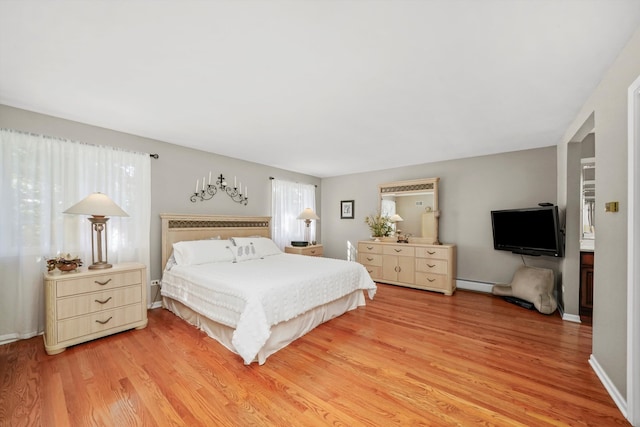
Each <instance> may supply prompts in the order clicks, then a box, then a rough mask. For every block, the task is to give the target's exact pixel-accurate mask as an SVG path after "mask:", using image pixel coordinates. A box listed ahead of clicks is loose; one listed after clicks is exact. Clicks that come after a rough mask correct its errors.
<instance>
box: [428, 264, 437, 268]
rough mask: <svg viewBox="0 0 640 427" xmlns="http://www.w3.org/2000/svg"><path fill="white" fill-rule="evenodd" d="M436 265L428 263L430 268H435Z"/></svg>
mask: <svg viewBox="0 0 640 427" xmlns="http://www.w3.org/2000/svg"><path fill="white" fill-rule="evenodd" d="M435 266H436V265H435V264H427V267H429V268H433V267H435Z"/></svg>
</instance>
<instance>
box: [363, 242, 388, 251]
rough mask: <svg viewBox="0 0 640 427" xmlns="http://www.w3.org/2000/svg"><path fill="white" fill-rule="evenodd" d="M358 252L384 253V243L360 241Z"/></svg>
mask: <svg viewBox="0 0 640 427" xmlns="http://www.w3.org/2000/svg"><path fill="white" fill-rule="evenodd" d="M358 253H359V254H381V253H382V245H377V244H375V243H364V242H360V243H358Z"/></svg>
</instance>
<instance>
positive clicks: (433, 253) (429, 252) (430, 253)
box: [427, 251, 436, 255]
mask: <svg viewBox="0 0 640 427" xmlns="http://www.w3.org/2000/svg"><path fill="white" fill-rule="evenodd" d="M427 253H428V254H429V255H435V253H436V251H433V252H431V251H427Z"/></svg>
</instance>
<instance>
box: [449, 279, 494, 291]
mask: <svg viewBox="0 0 640 427" xmlns="http://www.w3.org/2000/svg"><path fill="white" fill-rule="evenodd" d="M456 287H457V288H458V289H464V290H467V291H476V292H484V293H486V294H490V293H491V290H492V289H493V283H486V282H476V281H474V280H464V279H457V280H456Z"/></svg>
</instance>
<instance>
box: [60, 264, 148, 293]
mask: <svg viewBox="0 0 640 427" xmlns="http://www.w3.org/2000/svg"><path fill="white" fill-rule="evenodd" d="M140 283H142V273H141V271H140V270H133V271H127V272H122V273H113V274H101V275H96V276H85V277H78V278H77V279H69V280H59V281H58V282H57V284H56V296H57V297H66V296H69V295H77V294H82V293H87V292H96V291H105V290H109V289H114V288H120V287H123V286H130V285H136V284H140Z"/></svg>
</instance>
